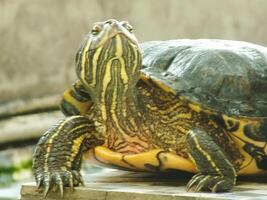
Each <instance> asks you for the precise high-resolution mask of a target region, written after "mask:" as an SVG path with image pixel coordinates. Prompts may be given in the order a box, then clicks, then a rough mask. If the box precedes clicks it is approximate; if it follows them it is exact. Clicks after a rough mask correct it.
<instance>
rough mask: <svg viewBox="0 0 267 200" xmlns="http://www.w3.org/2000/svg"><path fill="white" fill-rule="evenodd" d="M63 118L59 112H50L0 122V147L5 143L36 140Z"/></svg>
mask: <svg viewBox="0 0 267 200" xmlns="http://www.w3.org/2000/svg"><path fill="white" fill-rule="evenodd" d="M63 117H64V116H63V114H62V113H61V112H60V111H52V112H42V113H35V114H29V115H22V116H15V117H11V118H7V119H5V120H0V130H1V132H0V147H2V148H3V146H4V145H5V144H6V143H12V142H18V141H21V142H23V141H27V140H32V139H37V138H39V137H40V136H41V135H42V134H43V133H44V132H45V131H46V130H48V128H50V127H51V126H52V125H54V124H55V123H56V122H57V121H58V120H59V119H62V118H63Z"/></svg>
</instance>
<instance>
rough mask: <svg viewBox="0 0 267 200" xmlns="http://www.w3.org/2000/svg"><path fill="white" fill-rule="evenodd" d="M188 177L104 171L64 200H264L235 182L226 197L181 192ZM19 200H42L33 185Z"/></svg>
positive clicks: (250, 186)
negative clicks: (234, 185) (235, 184)
mask: <svg viewBox="0 0 267 200" xmlns="http://www.w3.org/2000/svg"><path fill="white" fill-rule="evenodd" d="M189 178H190V177H189V176H184V175H183V176H182V175H180V176H175V177H174V176H164V175H162V176H153V175H150V174H140V173H138V174H137V173H133V172H122V171H117V170H106V171H104V172H101V173H96V174H91V175H88V176H86V178H85V180H86V181H88V182H87V183H86V186H85V187H78V188H76V189H75V191H74V193H71V191H70V190H69V189H68V188H67V189H66V191H65V195H64V199H73V200H75V199H79V200H85V199H87V200H91V199H92V200H93V199H94V200H124V199H127V200H185V199H186V200H211V199H227V200H228V199H229V200H241V199H242V200H264V199H265V200H266V199H267V184H266V182H267V181H266V180H265V183H256V182H247V181H248V180H249V179H248V180H246V182H244V181H242V182H241V181H239V182H238V185H237V186H236V187H235V188H234V189H233V191H232V192H229V193H219V194H212V193H191V192H186V191H185V185H186V182H187V181H188V179H189ZM21 199H22V200H32V199H36V200H38V199H42V194H40V193H38V192H36V187H35V183H29V184H24V185H23V186H22V189H21ZM52 199H53V200H54V199H59V194H58V193H52V192H51V193H50V194H49V195H48V197H47V200H52Z"/></svg>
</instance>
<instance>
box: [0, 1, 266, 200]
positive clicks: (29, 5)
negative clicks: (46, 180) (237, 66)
mask: <svg viewBox="0 0 267 200" xmlns="http://www.w3.org/2000/svg"><path fill="white" fill-rule="evenodd" d="M266 13H267V1H266V0H253V1H251V0H234V1H230V0H157V1H154V0H135V1H130V0H128V1H122V0H80V1H73V0H45V1H44V0H20V1H17V0H0V199H1V198H2V199H7V198H9V199H16V198H17V196H18V194H19V186H20V184H21V182H25V181H29V180H30V181H31V180H32V177H31V176H30V170H29V169H30V166H31V156H32V149H33V145H34V144H35V143H36V141H37V139H38V138H39V137H40V135H41V134H42V133H43V132H44V131H45V130H46V129H47V128H48V127H49V126H51V125H52V124H53V123H55V122H56V121H57V120H58V119H59V118H61V117H62V114H61V113H60V112H59V111H58V110H57V105H58V101H59V99H60V95H61V94H62V93H63V91H64V90H65V89H66V88H67V87H68V86H70V85H71V83H72V82H73V81H74V80H75V79H76V74H75V71H74V58H75V54H76V51H77V49H78V46H79V43H80V42H81V40H82V38H83V37H84V35H85V34H87V33H88V32H89V31H90V28H91V25H92V23H94V22H96V21H103V20H106V19H109V18H114V19H117V20H127V21H129V22H130V23H131V24H132V25H133V27H134V32H135V34H136V36H137V38H138V39H139V41H140V42H145V41H150V40H168V39H179V38H192V39H194V38H218V39H229V40H243V41H248V42H253V43H257V44H260V45H265V46H267V26H266Z"/></svg>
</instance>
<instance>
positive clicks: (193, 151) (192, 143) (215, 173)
mask: <svg viewBox="0 0 267 200" xmlns="http://www.w3.org/2000/svg"><path fill="white" fill-rule="evenodd" d="M187 149H188V153H189V155H190V157H191V159H192V161H193V162H194V163H195V164H196V167H197V169H198V171H199V173H198V174H196V175H195V176H193V177H192V179H191V180H190V181H189V183H188V184H187V190H190V191H195V192H199V191H211V192H225V191H229V190H231V189H232V187H233V186H234V185H235V182H236V171H235V168H234V166H233V164H232V163H231V162H230V161H229V159H228V158H227V157H226V155H225V153H224V152H223V150H222V149H221V148H220V147H219V146H218V145H217V143H216V142H214V140H213V139H212V138H211V137H210V136H209V135H208V134H207V133H206V132H205V131H203V130H200V129H194V130H192V131H190V132H189V133H188V135H187Z"/></svg>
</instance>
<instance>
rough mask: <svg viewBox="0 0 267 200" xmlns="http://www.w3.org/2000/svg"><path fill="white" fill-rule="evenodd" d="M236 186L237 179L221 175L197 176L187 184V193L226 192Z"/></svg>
mask: <svg viewBox="0 0 267 200" xmlns="http://www.w3.org/2000/svg"><path fill="white" fill-rule="evenodd" d="M234 184H235V178H234V179H232V178H229V177H225V176H219V175H203V174H196V175H195V176H193V177H192V179H191V180H190V181H189V183H188V184H187V191H189V190H190V191H194V192H202V191H211V192H214V193H215V192H226V191H229V190H231V189H232V187H233V186H234Z"/></svg>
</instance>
